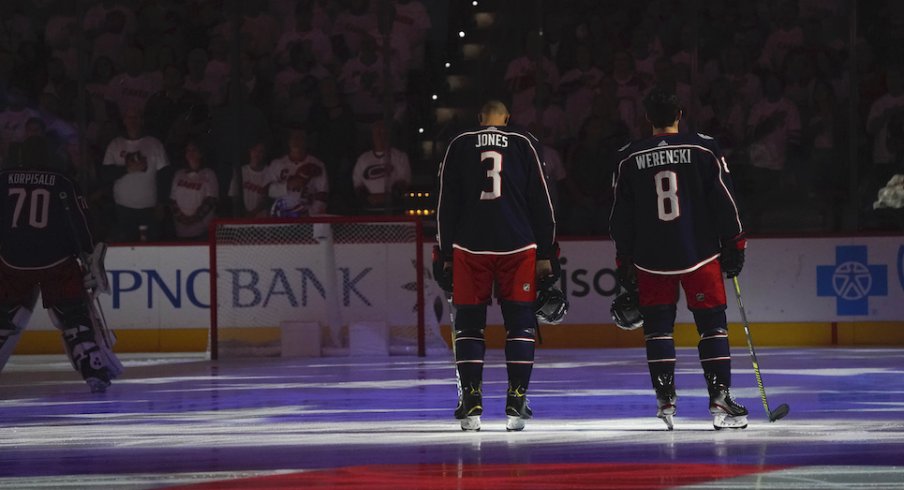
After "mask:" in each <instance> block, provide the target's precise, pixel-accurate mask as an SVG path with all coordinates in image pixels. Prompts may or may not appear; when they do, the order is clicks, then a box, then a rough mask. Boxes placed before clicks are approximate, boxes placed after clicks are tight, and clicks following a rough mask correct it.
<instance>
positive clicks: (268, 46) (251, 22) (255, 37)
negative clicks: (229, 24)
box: [241, 0, 282, 60]
mask: <svg viewBox="0 0 904 490" xmlns="http://www.w3.org/2000/svg"><path fill="white" fill-rule="evenodd" d="M242 7H243V8H244V12H243V14H242V27H241V31H242V40H243V42H244V44H245V46H244V49H245V50H246V52H247V53H249V54H250V55H251V57H252V58H254V59H255V60H259V59H262V58H269V57H271V56H272V55H273V50H274V49H276V42H277V41H279V38H280V36H281V35H282V25H281V24H280V22H279V21H278V20H277V19H276V18H274V17H273V16H272V15H270V13H269V12H268V11H266V10H265V7H266V0H243V1H242Z"/></svg>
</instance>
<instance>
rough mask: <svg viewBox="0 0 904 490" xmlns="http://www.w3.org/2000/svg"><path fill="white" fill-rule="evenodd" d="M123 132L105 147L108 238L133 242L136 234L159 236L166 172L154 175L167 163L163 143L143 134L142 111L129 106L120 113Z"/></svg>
mask: <svg viewBox="0 0 904 490" xmlns="http://www.w3.org/2000/svg"><path fill="white" fill-rule="evenodd" d="M123 126H124V127H125V134H124V135H123V136H120V137H117V138H115V139H113V141H111V142H110V144H109V146H107V151H106V155H104V163H103V164H104V171H105V174H106V179H105V180H107V181H108V182H112V184H113V200H114V202H115V203H116V223H115V225H114V228H113V229H112V230H111V232H110V240H111V241H136V240H138V239H139V237H146V239H147V240H152V241H153V240H157V239H158V238H159V237H160V218H161V217H162V214H163V213H162V211H163V208H162V205H161V204H162V202H163V200H164V199H165V197H164V199H159V197H160V195H162V196H166V195H167V192H168V191H169V189H170V185H169V184H170V182H169V179H167V178H165V177H166V175H165V174H162V175H158V174H160V172H161V170H163V169H165V168H167V167H168V166H169V159H168V158H167V155H166V151H165V150H164V148H163V144H162V143H161V142H160V140H158V139H157V138H154V137H153V136H148V135H146V134H145V133H144V128H143V125H142V113H141V111H140V110H139V109H137V108H135V107H129V108H128V109H126V111H125V112H124V114H123Z"/></svg>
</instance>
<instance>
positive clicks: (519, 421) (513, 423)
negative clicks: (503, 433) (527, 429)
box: [505, 415, 526, 431]
mask: <svg viewBox="0 0 904 490" xmlns="http://www.w3.org/2000/svg"><path fill="white" fill-rule="evenodd" d="M525 420H526V419H523V418H521V417H513V416H511V415H507V416H506V417H505V430H507V431H519V430H524V421H525Z"/></svg>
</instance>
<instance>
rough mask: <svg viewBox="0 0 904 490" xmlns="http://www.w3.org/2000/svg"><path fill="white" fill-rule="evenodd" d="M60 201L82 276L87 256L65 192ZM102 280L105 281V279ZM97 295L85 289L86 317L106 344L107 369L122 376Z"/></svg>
mask: <svg viewBox="0 0 904 490" xmlns="http://www.w3.org/2000/svg"><path fill="white" fill-rule="evenodd" d="M60 201H61V202H62V204H63V209H64V210H65V211H66V213H65V214H66V223H67V224H68V225H69V231H70V233H71V234H72V240H73V242H74V244H75V249H76V253H77V256H76V261H77V262H78V265H79V268H80V269H81V270H82V274H85V273H86V272H90V270H89V269H88V267H89V263H88V255H87V254H86V253H85V251H84V250H82V247H81V246H79V238H78V231H77V230H76V229H75V224H74V223H73V222H72V207H71V206H70V205H69V195H68V194H67V193H65V192H61V193H60ZM102 246H103V247H104V249H103V250H102V251H101V253H100V254H99V256H100V260H103V258H104V256H105V255H106V245H102ZM102 279H104V280H105V278H102ZM98 293H99V290H98V288H95V289H88V288H85V297H86V299H87V300H88V315H89V317H90V319H91V323H92V326H93V327H94V328H95V329H96V330H97V331H98V332H100V336H101V340H102V341H103V342H104V344H106V346H105V347H106V350H107V351H109V354H107V353H106V352H105V353H104V354H105V357H106V358H107V360H108V361H110V365H109V366H108V368H109V369H110V371H111V373H112V374H113V377H116V376H119V375H120V374H122V371H123V366H122V363H121V362H120V361H119V359H118V358H117V357H116V355H115V354H113V346H114V345H115V344H116V334H115V333H114V332H113V331H112V330H110V329H109V328H108V327H107V319H106V317H105V316H104V310H103V308H101V306H100V300H99V299H98V297H97V296H98ZM102 350H103V349H102Z"/></svg>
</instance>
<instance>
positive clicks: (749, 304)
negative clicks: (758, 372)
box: [17, 237, 904, 353]
mask: <svg viewBox="0 0 904 490" xmlns="http://www.w3.org/2000/svg"><path fill="white" fill-rule="evenodd" d="M561 246H562V258H563V277H562V281H561V287H562V289H563V290H564V291H565V292H566V293H567V295H568V298H569V302H570V305H571V306H570V309H569V313H568V317H567V319H566V322H565V323H564V324H562V325H556V326H546V327H544V328H543V331H542V334H543V341H544V346H546V347H616V346H639V345H641V339H642V337H641V335H640V332H637V331H634V332H623V331H621V330H619V329H617V328H615V327H614V326H613V325H612V324H611V323H612V322H611V319H610V317H609V305H610V303H611V300H612V297H613V294H614V292H615V272H614V256H615V252H614V244H613V243H612V242H611V241H609V240H598V241H594V240H567V239H566V240H563V241H562V243H561ZM426 247H427V250H425V257H430V254H429V247H430V244H428V245H426ZM293 259H294V260H295V261H296V262H297V263H298V264H305V263H307V262H308V261H307V260H306V259H305V257H303V256H299V257H293ZM412 259H413V257H412ZM313 260H314V259H313V258H312V259H311V261H313ZM260 264H261V265H260V266H259V267H260V269H261V270H260V271H258V272H259V273H260V274H261V276H262V277H267V276H268V274H271V275H272V270H273V267H272V266H271V265H270V264H269V263H268V262H267V261H263V262H260ZM248 267H251V268H254V267H255V266H254V265H249V266H248ZM336 267H337V269H338V270H340V271H341V275H342V277H349V278H357V279H356V280H355V281H353V282H349V281H340V289H341V292H340V294H341V295H342V296H343V301H344V302H345V303H343V308H350V309H355V308H359V309H360V306H361V304H360V303H363V302H368V303H369V304H371V305H375V306H377V307H379V308H382V309H386V310H393V309H394V308H396V309H401V310H404V311H400V312H399V316H400V317H401V321H405V317H406V316H411V317H412V320H411V321H412V322H413V315H414V312H413V310H411V307H410V303H411V301H410V298H408V296H410V295H411V290H410V287H406V284H410V282H411V275H410V274H399V275H393V274H388V275H387V274H379V275H376V274H371V273H370V272H368V271H373V270H377V269H380V268H382V267H385V264H382V263H375V259H374V255H372V254H367V253H356V254H347V255H342V256H339V257H337V261H336ZM107 272H108V276H109V278H110V283H111V287H112V291H111V294H110V295H107V296H102V298H101V303H102V306H103V308H104V311H105V313H106V317H107V320H108V323H109V324H110V325H111V326H113V327H114V328H115V329H116V331H117V333H118V335H119V338H120V344H119V346H118V349H120V350H121V351H136V352H157V351H161V352H166V351H203V350H206V348H207V335H208V326H209V325H210V308H209V304H210V271H209V258H208V247H206V246H204V245H198V246H193V245H182V244H179V245H134V246H112V247H111V248H110V250H109V252H108V254H107ZM311 274H313V276H312V275H311ZM316 274H317V271H316V270H314V271H311V272H310V273H309V274H308V276H307V277H308V279H312V278H315V279H316V277H315V276H316ZM286 277H287V279H288V280H282V279H281V280H280V281H278V283H277V282H273V283H272V284H268V283H266V281H265V282H263V283H262V284H261V291H260V292H261V294H263V295H265V296H266V295H267V294H268V293H272V295H273V297H272V299H273V301H280V300H285V299H286V298H287V297H291V296H292V295H295V294H298V295H300V294H301V288H303V287H305V284H302V282H300V280H299V281H296V282H293V280H292V279H291V277H290V276H286ZM740 280H741V288H742V295H743V301H744V305H745V307H746V311H747V315H748V318H749V320H750V322H751V323H752V327H753V329H754V336H755V339H756V341H757V343H758V344H762V345H802V346H806V345H889V344H892V345H902V344H904V306H902V305H904V237H831V238H755V239H752V240H750V245H749V248H748V252H747V262H746V266H745V268H744V271H743V273H742V274H741V277H740ZM393 281H396V282H399V284H394V283H392V282H393ZM390 283H391V284H390ZM425 286H426V290H425V297H426V304H427V305H428V308H427V315H428V320H427V321H428V322H430V321H439V323H441V324H443V331H444V332H447V330H448V325H447V324H448V306H447V304H446V303H445V302H444V301H442V299H441V296H440V292H439V291H438V290H437V288H436V286H435V285H434V284H433V283H432V281H430V280H427V281H425ZM273 287H277V288H278V289H275V290H274V289H272V288H273ZM726 287H727V289H728V299H729V304H728V318H729V322H730V323H732V327H731V328H732V330H733V331H736V333H735V334H734V335H732V337H733V339H734V340H733V342H735V343H738V342H739V343H740V344H743V343H744V337H743V332H742V331H740V330H739V328H740V325H739V322H740V316H739V314H738V308H737V304H736V302H735V298H734V294H733V289H732V286H731V284H730V283H726ZM296 289H297V291H296ZM315 289H316V288H315ZM393 291H395V292H396V293H392V292H393ZM246 293H247V291H246ZM227 294H229V293H228V292H227ZM305 294H307V295H308V297H309V300H310V301H306V302H305V303H304V304H299V305H298V306H297V308H298V312H299V317H302V316H303V314H304V309H305V308H314V307H317V306H316V305H317V302H318V301H323V298H322V297H321V296H320V294H319V293H318V292H317V291H316V290H310V289H308V290H307V292H306V293H305ZM682 303H683V300H682ZM267 304H268V302H266V301H260V302H259V304H256V305H252V306H250V307H249V306H248V305H246V304H243V305H242V308H243V315H244V316H246V317H250V318H256V317H260V318H265V317H268V315H266V313H267V306H266V305H267ZM255 308H257V309H258V311H257V314H256V313H255ZM270 316H271V317H272V315H270ZM431 316H432V318H431ZM292 319H293V318H287V319H285V320H292ZM678 321H679V323H680V324H687V323H690V322H691V321H692V317H691V316H690V315H689V314H688V313H687V311H686V310H685V309H684V308H681V307H679V313H678ZM488 322H489V323H490V324H491V325H497V324H501V323H502V319H501V315H500V314H499V312H498V308H495V307H491V308H490V313H489V315H488ZM248 327H249V328H261V329H269V331H270V332H271V334H272V329H273V328H274V327H276V325H264V324H258V325H248ZM261 333H262V335H263V334H264V330H261ZM676 333H677V340H678V342H679V343H680V344H682V345H695V343H696V335H695V333H694V331H693V328H689V327H688V328H681V327H679V328H678V330H677V332H676ZM447 337H448V336H447ZM489 337H490V338H491V339H492V342H494V343H496V342H498V341H499V339H500V338H501V337H502V335H501V329H493V328H491V329H490V331H489ZM491 345H492V344H491ZM57 351H60V341H59V338H58V335H57V333H56V332H55V331H54V330H53V328H52V326H51V324H50V321H49V319H48V317H47V316H46V313H44V312H43V310H40V309H39V311H36V312H35V314H34V316H33V317H32V320H31V322H30V325H29V327H28V329H27V331H26V333H25V335H24V337H23V339H22V341H21V343H20V345H19V348H18V350H17V352H19V353H50V352H57Z"/></svg>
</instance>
